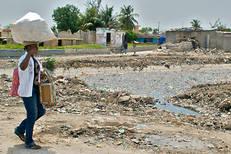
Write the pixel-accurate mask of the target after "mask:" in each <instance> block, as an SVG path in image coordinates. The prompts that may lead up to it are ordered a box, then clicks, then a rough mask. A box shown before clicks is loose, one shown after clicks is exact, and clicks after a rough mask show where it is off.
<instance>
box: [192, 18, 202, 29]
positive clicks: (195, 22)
mask: <svg viewBox="0 0 231 154" xmlns="http://www.w3.org/2000/svg"><path fill="white" fill-rule="evenodd" d="M200 23H201V22H200V20H197V19H193V20H192V21H191V25H192V28H193V29H194V30H201V25H200Z"/></svg>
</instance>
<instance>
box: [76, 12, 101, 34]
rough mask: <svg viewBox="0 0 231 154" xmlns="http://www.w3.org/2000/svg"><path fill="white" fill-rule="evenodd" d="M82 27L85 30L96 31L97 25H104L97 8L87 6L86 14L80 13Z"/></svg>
mask: <svg viewBox="0 0 231 154" xmlns="http://www.w3.org/2000/svg"><path fill="white" fill-rule="evenodd" d="M80 25H81V26H80V29H81V30H83V31H86V30H92V31H95V30H96V28H97V27H102V26H103V22H102V21H101V19H100V16H99V13H98V10H97V8H95V7H91V8H87V9H86V12H85V13H84V14H81V15H80Z"/></svg>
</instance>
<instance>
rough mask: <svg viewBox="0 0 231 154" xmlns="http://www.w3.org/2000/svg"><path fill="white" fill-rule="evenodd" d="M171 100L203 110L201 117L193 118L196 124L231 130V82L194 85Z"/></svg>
mask: <svg viewBox="0 0 231 154" xmlns="http://www.w3.org/2000/svg"><path fill="white" fill-rule="evenodd" d="M170 101H171V102H174V104H177V105H180V106H184V107H188V108H192V109H194V110H196V111H199V112H201V114H202V116H201V117H199V118H192V119H191V123H193V124H195V125H200V126H205V127H209V128H215V129H226V130H231V116H230V115H231V83H220V84H207V85H198V86H194V87H192V89H191V90H189V91H188V92H186V93H184V94H181V95H178V96H175V97H173V98H172V99H171V100H170Z"/></svg>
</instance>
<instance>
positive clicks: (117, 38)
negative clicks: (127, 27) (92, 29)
mask: <svg viewBox="0 0 231 154" xmlns="http://www.w3.org/2000/svg"><path fill="white" fill-rule="evenodd" d="M124 35H125V32H123V31H116V30H114V29H109V28H96V44H101V45H103V46H109V47H120V46H122V43H123V36H124Z"/></svg>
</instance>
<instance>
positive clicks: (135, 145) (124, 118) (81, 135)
mask: <svg viewBox="0 0 231 154" xmlns="http://www.w3.org/2000/svg"><path fill="white" fill-rule="evenodd" d="M57 60H59V63H58V65H57V66H58V67H63V68H72V69H73V68H81V67H82V68H83V67H84V68H85V69H81V71H77V72H81V73H79V74H81V76H82V77H83V76H86V75H84V73H88V72H87V69H86V67H93V68H100V69H103V70H104V69H105V70H107V69H108V67H118V68H126V67H131V68H132V69H131V70H129V71H133V70H134V69H135V70H140V71H141V70H143V69H144V68H146V67H148V66H156V65H158V66H159V65H161V66H162V65H163V66H164V67H162V68H160V71H166V72H168V71H170V70H171V69H172V68H173V66H174V67H175V66H179V65H192V66H191V67H194V65H195V67H196V68H198V65H200V66H202V65H204V64H211V66H213V65H214V64H216V66H217V65H218V64H220V65H224V64H229V63H231V55H230V54H225V53H223V54H221V55H216V54H215V55H214V54H204V53H187V54H186V53H172V54H168V53H156V52H154V53H148V54H140V55H138V56H132V55H128V56H120V55H119V56H118V55H117V56H116V55H113V56H96V57H93V56H89V57H62V58H60V57H57ZM0 63H1V68H5V67H6V66H7V67H10V68H12V66H15V63H16V62H15V60H6V59H5V60H0ZM169 66H170V69H169ZM214 66H215V65H214ZM191 67H190V68H191ZM205 69H206V68H205ZM85 71H86V72H85ZM88 71H89V70H88ZM6 72H7V71H6ZM124 72H126V70H121V72H120V71H119V73H121V74H123V73H124ZM140 73H142V71H141V72H140ZM0 74H2V73H0ZM57 74H59V76H58V75H57V77H56V78H55V85H56V88H57V103H58V104H57V106H56V107H53V108H50V109H47V114H46V116H45V117H43V118H42V119H41V120H40V121H38V122H37V124H36V127H35V139H36V141H37V142H38V143H39V144H41V145H42V146H43V147H44V148H43V149H42V150H39V151H30V150H25V149H24V147H23V145H22V142H20V140H19V139H18V138H17V137H16V136H15V135H14V134H13V130H14V127H16V125H17V124H18V123H19V122H20V121H21V120H23V118H24V117H25V111H24V108H23V105H22V101H21V100H20V99H19V98H11V97H8V94H7V93H8V89H9V87H10V84H11V77H10V76H9V75H1V77H0V93H1V97H0V118H1V121H0V140H1V141H2V142H1V143H0V153H3V154H6V153H7V154H21V153H22V154H27V153H32V154H37V153H38V154H41V153H42V154H43V153H44V154H53V153H57V154H64V153H65V154H66V153H68V154H72V153H73V154H78V153H83V154H88V153H89V154H95V153H99V154H101V153H102V154H104V153H105V154H132V153H137V154H140V153H231V149H230V148H231V132H230V129H231V123H230V122H231V119H230V106H229V104H230V97H231V93H230V90H231V89H230V83H228V82H225V83H218V84H206V85H199V86H194V87H193V88H192V89H191V90H188V91H184V92H183V93H182V94H180V95H177V96H175V97H172V98H170V99H171V101H172V102H173V103H174V104H177V105H180V106H184V107H187V108H191V109H193V110H196V111H198V112H199V113H200V115H199V116H193V115H183V114H174V113H171V112H167V111H164V110H161V109H158V108H157V107H155V106H154V102H153V99H154V100H155V98H153V99H152V98H150V97H143V96H137V95H134V94H131V93H133V92H124V91H118V92H109V91H104V90H96V89H94V88H92V86H91V87H89V85H88V83H85V82H83V81H82V80H81V79H80V78H77V77H74V76H67V75H66V74H62V75H61V74H60V72H59V73H57ZM77 74H78V73H77ZM227 80H228V79H227ZM137 82H139V81H137ZM162 86H165V85H162Z"/></svg>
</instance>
